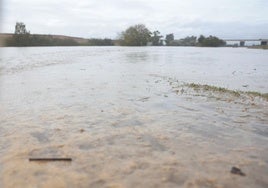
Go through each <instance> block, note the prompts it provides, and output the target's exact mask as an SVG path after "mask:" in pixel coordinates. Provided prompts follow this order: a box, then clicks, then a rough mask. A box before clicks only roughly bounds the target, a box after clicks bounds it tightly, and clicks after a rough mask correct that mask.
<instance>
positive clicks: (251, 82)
mask: <svg viewBox="0 0 268 188" xmlns="http://www.w3.org/2000/svg"><path fill="white" fill-rule="evenodd" d="M0 53H1V56H0V125H1V126H0V156H1V157H0V187H8V188H9V187H38V188H39V187H40V188H43V187H44V188H46V187H67V188H69V187H70V188H72V187H82V188H83V187H85V188H87V187H146V188H147V187H161V188H162V187H243V188H244V187H268V179H267V176H268V144H267V143H268V101H267V99H265V98H262V97H258V96H253V95H248V94H243V95H241V96H236V95H234V94H232V93H224V92H222V93H221V92H219V91H212V90H211V91H197V90H195V89H193V88H190V87H188V86H186V85H184V84H187V83H197V84H198V83H200V84H209V85H212V86H220V87H225V88H228V89H231V90H242V91H257V92H261V93H268V84H267V80H268V74H267V73H268V64H267V60H268V51H265V50H253V49H246V48H191V47H189V48H182V47H177V48H172V47H170V48H168V47H141V48H127V47H125V48H124V47H48V48H47V47H40V48H36V47H34V48H1V49H0ZM35 157H42V158H48V157H55V158H57V157H58V158H61V157H70V158H72V161H71V162H63V161H55V162H34V161H31V162H30V161H29V158H35ZM232 167H238V168H240V169H241V170H242V172H243V173H245V176H240V175H238V174H232V173H230V171H231V169H232Z"/></svg>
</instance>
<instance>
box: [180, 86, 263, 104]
mask: <svg viewBox="0 0 268 188" xmlns="http://www.w3.org/2000/svg"><path fill="white" fill-rule="evenodd" d="M184 86H186V87H189V88H192V89H194V90H196V91H200V90H202V91H212V92H219V93H225V94H227V93H228V94H231V95H234V96H236V97H240V96H241V95H242V94H243V95H248V96H253V97H260V98H263V99H265V100H267V101H268V93H260V92H256V91H237V90H236V91H235V90H230V89H226V88H223V87H216V86H210V85H202V84H195V83H189V84H184Z"/></svg>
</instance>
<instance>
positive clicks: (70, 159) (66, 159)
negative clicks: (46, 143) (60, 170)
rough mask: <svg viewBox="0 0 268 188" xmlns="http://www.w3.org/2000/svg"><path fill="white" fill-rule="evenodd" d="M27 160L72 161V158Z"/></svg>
mask: <svg viewBox="0 0 268 188" xmlns="http://www.w3.org/2000/svg"><path fill="white" fill-rule="evenodd" d="M29 161H72V158H29Z"/></svg>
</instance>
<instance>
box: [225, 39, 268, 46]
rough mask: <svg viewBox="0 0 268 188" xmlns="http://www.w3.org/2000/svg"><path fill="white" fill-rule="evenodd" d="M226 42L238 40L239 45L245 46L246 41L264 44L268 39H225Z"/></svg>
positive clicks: (267, 42)
mask: <svg viewBox="0 0 268 188" xmlns="http://www.w3.org/2000/svg"><path fill="white" fill-rule="evenodd" d="M224 41H225V42H226V43H228V42H239V45H240V46H245V43H246V42H259V44H260V45H262V46H265V45H267V44H268V39H225V40H224Z"/></svg>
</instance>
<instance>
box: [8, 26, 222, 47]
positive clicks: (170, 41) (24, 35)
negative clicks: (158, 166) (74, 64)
mask: <svg viewBox="0 0 268 188" xmlns="http://www.w3.org/2000/svg"><path fill="white" fill-rule="evenodd" d="M115 42H116V43H117V44H119V45H121V46H146V45H149V46H163V45H166V46H201V47H219V46H225V41H223V40H221V39H219V38H217V37H215V36H209V37H205V36H203V35H200V37H199V38H197V37H196V36H188V37H185V38H183V39H179V40H175V39H174V34H173V33H170V34H167V35H166V37H165V39H163V36H162V35H161V34H160V32H159V31H158V30H156V31H153V32H151V31H150V30H149V29H148V28H147V27H146V26H145V25H144V24H137V25H133V26H130V27H129V28H127V29H126V30H125V31H123V32H121V33H120V35H119V39H118V41H114V40H112V39H108V38H105V39H98V38H92V39H88V41H86V42H83V43H81V42H78V41H77V40H74V39H73V38H68V37H66V38H59V37H54V36H53V35H31V34H30V31H27V30H26V25H25V24H24V23H22V22H17V23H16V25H15V32H14V34H13V36H12V37H10V38H7V39H6V41H5V43H6V46H82V45H83V46H113V45H115Z"/></svg>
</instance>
